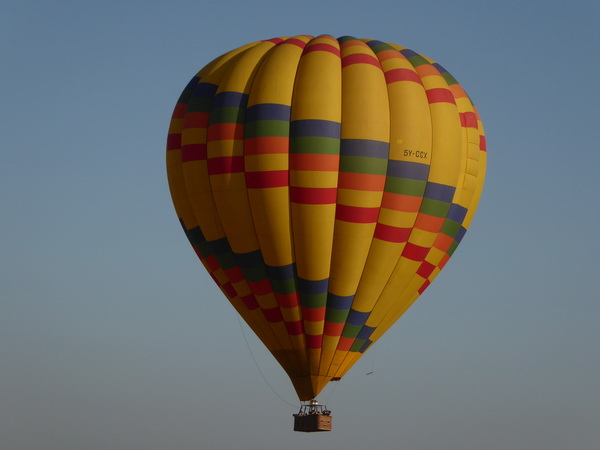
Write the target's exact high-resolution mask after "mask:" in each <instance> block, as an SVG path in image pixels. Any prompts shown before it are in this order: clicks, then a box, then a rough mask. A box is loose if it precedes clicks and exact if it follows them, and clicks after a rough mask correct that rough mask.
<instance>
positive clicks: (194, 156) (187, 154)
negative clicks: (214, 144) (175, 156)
mask: <svg viewBox="0 0 600 450" xmlns="http://www.w3.org/2000/svg"><path fill="white" fill-rule="evenodd" d="M199 160H200V161H203V160H206V144H188V145H184V146H183V147H182V148H181V162H189V161H199Z"/></svg>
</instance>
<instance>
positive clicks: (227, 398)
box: [0, 0, 600, 450]
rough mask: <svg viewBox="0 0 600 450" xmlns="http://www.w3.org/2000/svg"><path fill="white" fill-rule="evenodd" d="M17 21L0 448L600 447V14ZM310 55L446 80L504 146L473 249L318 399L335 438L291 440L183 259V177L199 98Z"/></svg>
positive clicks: (341, 13)
mask: <svg viewBox="0 0 600 450" xmlns="http://www.w3.org/2000/svg"><path fill="white" fill-rule="evenodd" d="M0 8H1V9H0V11H1V13H0V53H1V55H2V69H1V71H0V98H1V102H0V129H1V130H2V131H1V133H0V136H1V139H2V146H1V148H0V192H2V194H1V195H0V447H2V448H6V449H10V450H38V449H39V450H42V449H43V450H81V449H86V450H105V449H110V450H136V449H140V450H141V449H143V450H164V449H176V450H191V449H215V450H219V449H229V450H231V449H244V450H254V449H282V448H286V449H290V450H294V449H304V448H306V446H309V445H312V446H317V447H320V448H328V449H332V450H336V449H354V448H356V449H358V448H365V447H369V448H382V449H388V448H389V449H392V448H400V449H406V450H421V449H423V450H432V449H444V450H459V449H460V450H480V449H487V450H505V449H511V450H519V449H523V450H525V449H527V450H532V449H545V450H564V449H567V448H568V449H574V450H594V449H597V448H598V442H600V427H599V426H598V425H599V424H600V388H599V382H598V380H600V352H599V351H598V346H599V344H600V326H599V321H600V302H599V297H600V295H599V293H600V277H599V276H598V269H599V268H600V265H599V263H598V255H599V254H600V244H599V243H598V240H597V234H598V228H599V227H600V203H599V202H598V198H597V196H598V193H599V192H600V177H598V170H599V169H600V156H599V155H600V152H599V151H598V148H597V147H598V142H600V131H599V130H600V127H599V126H598V123H597V122H598V118H599V117H598V104H599V103H600V90H599V89H598V83H597V76H598V73H599V72H600V62H599V61H600V59H599V58H598V56H599V54H600V53H599V44H598V43H599V42H600V32H599V30H600V4H599V3H598V2H597V1H593V0H589V1H588V0H582V1H573V2H559V1H554V0H549V1H548V0H547V1H537V0H529V1H528V0H521V1H513V0H506V1H503V2H482V1H476V0H457V1H454V2H448V1H441V0H440V1H427V0H424V1H420V2H402V1H397V0H396V1H390V0H381V1H379V2H358V1H355V0H346V1H340V0H328V1H326V2H323V1H314V0H311V1H305V2H294V3H292V2H290V3H285V2H276V1H271V0H256V1H254V2H249V1H241V0H233V1H232V0H222V1H219V2H214V3H209V2H202V1H190V0H170V1H168V2H167V1H153V0H148V1H135V0H119V1H113V0H107V1H104V2H89V1H86V0H78V1H75V0H56V1H52V2H47V1H42V0H4V1H3V2H2V5H1V6H0ZM296 34H311V35H319V34H331V35H333V36H336V37H339V36H344V35H353V36H356V37H360V38H373V39H379V40H382V41H386V42H392V43H395V44H399V45H402V46H405V47H409V48H411V49H413V50H415V51H417V52H419V53H422V54H424V55H426V56H428V57H430V58H432V59H434V60H436V61H438V62H440V63H441V64H442V65H443V66H444V67H445V68H446V69H448V70H449V71H450V72H451V73H452V74H453V75H454V76H455V77H456V78H457V79H458V80H459V82H460V83H461V85H462V86H463V87H464V88H465V89H466V90H467V92H468V93H469V95H470V96H471V98H472V99H473V101H474V103H475V104H476V105H477V107H478V109H479V112H480V114H481V116H482V120H483V125H484V128H485V131H486V137H487V149H488V174H487V178H486V186H485V189H484V193H483V196H482V200H481V203H480V207H479V210H478V213H477V215H476V217H475V220H474V222H473V223H472V226H471V228H470V230H469V232H468V233H467V235H466V237H465V239H464V240H463V241H462V243H461V245H460V247H459V249H458V250H457V252H456V253H455V254H454V256H453V258H452V260H451V261H450V263H449V264H448V265H447V266H446V267H445V268H444V271H443V272H442V273H441V274H440V276H439V277H438V278H437V279H436V280H435V282H434V283H433V284H432V285H431V287H429V289H428V290H427V291H426V293H425V294H424V295H423V296H422V297H421V298H420V299H419V300H418V301H417V303H415V305H414V306H413V307H412V308H411V309H410V310H409V311H408V312H407V313H406V314H405V315H404V316H403V317H402V318H400V320H399V321H398V322H397V323H396V325H395V326H394V327H393V328H392V329H391V330H390V331H389V332H388V333H387V334H386V335H385V336H384V337H383V338H382V339H381V340H380V341H378V342H377V343H376V344H375V345H374V346H373V348H372V350H370V351H369V352H368V353H366V354H365V356H364V357H363V358H362V359H361V361H360V362H359V363H357V364H356V365H355V366H354V367H353V369H352V370H351V371H350V372H349V374H348V375H347V376H346V377H345V378H344V379H343V380H342V381H340V382H339V383H337V384H334V385H332V386H331V388H328V389H327V390H326V391H325V392H324V393H323V394H322V396H320V397H319V398H320V400H321V401H325V402H326V403H327V406H328V407H329V409H331V410H333V414H334V416H333V426H334V430H333V431H332V432H331V433H316V434H303V433H294V432H293V431H292V414H293V413H294V412H296V411H297V409H298V406H299V404H298V402H297V400H296V399H295V394H294V391H293V389H292V387H291V384H290V383H289V381H288V379H287V378H286V376H285V374H284V372H283V371H282V370H281V369H280V368H279V367H278V366H277V365H276V363H275V362H274V360H273V358H272V357H271V356H270V354H269V353H268V352H267V351H266V350H264V349H263V348H262V347H261V345H260V344H259V342H258V340H257V339H256V338H254V336H253V335H252V333H251V331H249V329H248V328H247V327H246V326H245V325H242V324H241V323H240V322H239V320H238V319H237V318H236V315H235V313H234V310H233V308H231V307H230V306H229V304H228V303H227V302H226V300H225V299H224V298H222V294H221V293H220V291H219V290H218V289H217V287H216V285H214V283H213V282H212V280H211V279H210V278H209V277H208V276H207V274H206V273H205V272H204V269H203V268H202V267H201V264H200V262H199V261H198V260H197V258H196V256H195V255H194V253H193V252H192V250H191V248H190V247H189V244H188V242H187V240H186V239H185V237H184V235H183V233H182V232H181V228H180V226H179V224H178V221H177V217H176V215H175V212H174V210H173V206H172V203H171V200H170V196H169V191H168V187H167V180H166V171H165V166H164V151H165V142H166V134H167V128H168V123H169V119H170V115H171V112H172V108H173V106H174V104H175V102H176V101H177V98H178V96H179V94H180V92H181V91H182V90H183V88H184V87H185V85H186V83H187V81H188V80H189V79H190V78H191V76H192V75H194V74H195V73H196V72H197V71H198V70H199V69H200V68H201V67H202V66H204V65H205V64H206V63H208V62H209V61H210V60H212V59H213V58H215V57H216V56H218V55H220V54H222V53H224V52H226V51H229V50H231V49H233V48H236V47H239V46H241V45H243V44H245V43H248V42H252V41H256V40H260V39H268V38H271V37H275V36H291V35H296ZM369 372H372V373H371V374H369V375H367V374H368V373H369Z"/></svg>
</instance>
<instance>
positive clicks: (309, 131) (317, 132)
mask: <svg viewBox="0 0 600 450" xmlns="http://www.w3.org/2000/svg"><path fill="white" fill-rule="evenodd" d="M340 131H341V124H340V123H339V122H332V121H330V120H315V119H306V120H294V121H293V122H291V127H290V137H293V138H294V137H329V138H335V139H339V137H340Z"/></svg>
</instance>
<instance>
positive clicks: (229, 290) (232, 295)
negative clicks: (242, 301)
mask: <svg viewBox="0 0 600 450" xmlns="http://www.w3.org/2000/svg"><path fill="white" fill-rule="evenodd" d="M222 288H223V290H224V291H225V294H227V296H228V297H229V298H235V297H237V292H236V290H235V288H234V287H233V286H232V285H231V283H225V284H224V285H223V286H222Z"/></svg>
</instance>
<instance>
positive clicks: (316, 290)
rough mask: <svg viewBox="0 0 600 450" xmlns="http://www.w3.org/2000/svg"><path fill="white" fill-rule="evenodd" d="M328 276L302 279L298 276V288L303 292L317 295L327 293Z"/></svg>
mask: <svg viewBox="0 0 600 450" xmlns="http://www.w3.org/2000/svg"><path fill="white" fill-rule="evenodd" d="M328 286H329V278H325V279H324V280H304V279H302V278H298V289H299V291H300V292H302V293H304V294H310V295H318V294H325V293H327V287H328Z"/></svg>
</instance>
